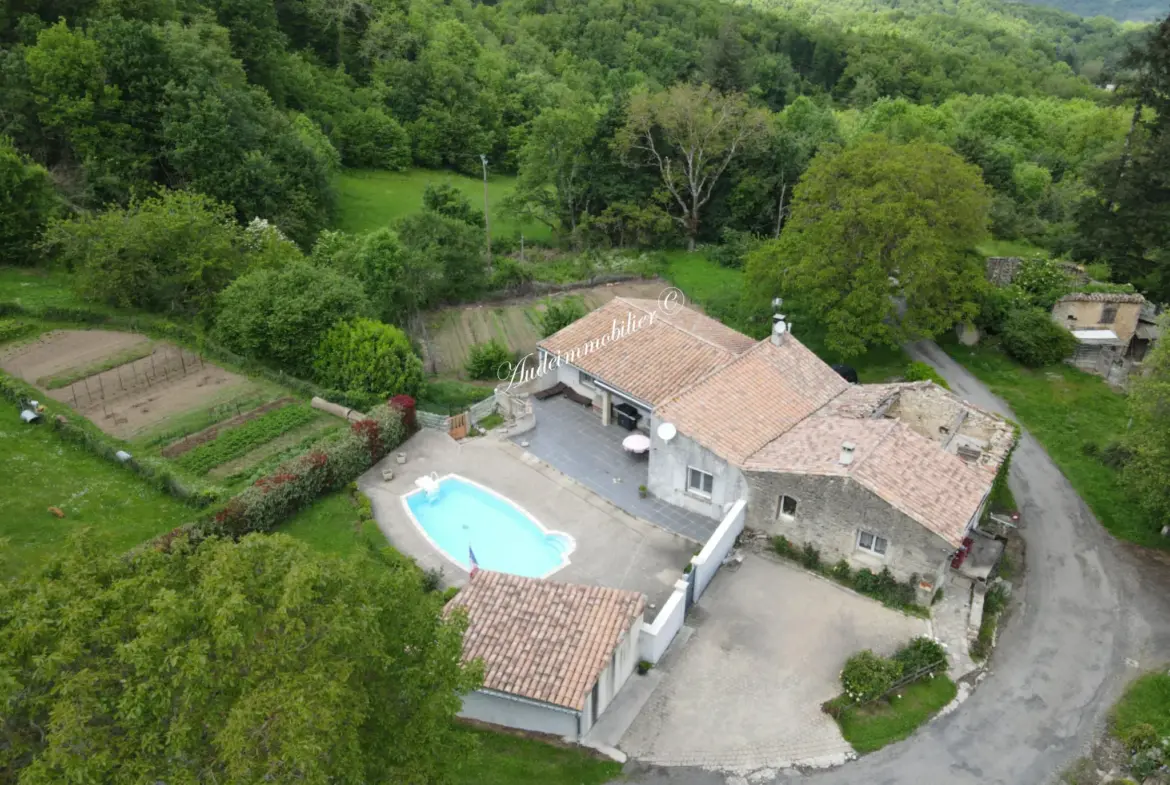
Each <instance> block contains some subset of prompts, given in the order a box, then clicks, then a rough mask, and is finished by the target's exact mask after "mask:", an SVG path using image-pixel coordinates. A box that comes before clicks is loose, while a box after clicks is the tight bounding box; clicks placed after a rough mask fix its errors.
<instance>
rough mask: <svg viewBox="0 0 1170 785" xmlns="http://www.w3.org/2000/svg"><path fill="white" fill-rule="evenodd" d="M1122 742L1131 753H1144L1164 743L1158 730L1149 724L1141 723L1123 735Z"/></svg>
mask: <svg viewBox="0 0 1170 785" xmlns="http://www.w3.org/2000/svg"><path fill="white" fill-rule="evenodd" d="M1121 742H1122V743H1123V744H1124V745H1125V747H1126V749H1128V750H1129V751H1130V752H1142V751H1143V750H1148V749H1150V748H1151V747H1154V746H1157V745H1158V744H1160V743H1161V742H1162V739H1161V737H1159V736H1158V730H1157V728H1155V727H1154V726H1153V725H1151V724H1149V723H1148V722H1139V723H1138V724H1137V725H1134V726H1133V727H1132V728H1129V729H1127V730H1126V731H1125V733H1123V734H1122V735H1121Z"/></svg>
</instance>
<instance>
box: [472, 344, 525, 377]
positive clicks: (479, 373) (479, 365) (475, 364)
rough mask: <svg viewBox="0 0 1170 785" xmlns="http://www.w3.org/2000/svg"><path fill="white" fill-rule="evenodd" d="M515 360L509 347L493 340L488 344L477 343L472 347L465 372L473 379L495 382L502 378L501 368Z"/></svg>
mask: <svg viewBox="0 0 1170 785" xmlns="http://www.w3.org/2000/svg"><path fill="white" fill-rule="evenodd" d="M513 358H514V355H513V354H512V352H510V351H508V347H507V346H504V344H502V343H500V342H499V341H497V340H496V339H495V338H493V339H492V340H490V341H488V342H487V343H477V344H475V345H474V346H472V347H471V350H470V351H469V352H468V353H467V363H466V364H465V365H464V370H465V371H467V375H468V376H470V377H471V378H472V379H481V380H490V381H495V380H496V379H500V378H501V376H500V366H503V365H505V364H506V363H510V362H512V360H513ZM509 370H510V369H509Z"/></svg>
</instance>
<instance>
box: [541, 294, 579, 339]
mask: <svg viewBox="0 0 1170 785" xmlns="http://www.w3.org/2000/svg"><path fill="white" fill-rule="evenodd" d="M584 315H585V304H584V303H583V302H581V300H580V298H578V297H561V298H559V299H556V300H553V299H548V300H545V311H544V313H543V314H541V317H540V334H541V335H542V336H544V337H545V338H547V337H549V336H550V335H552V334H553V333H555V332H558V331H559V330H562V329H564V328H565V327H568V326H569V325H570V324H572V323H573V322H575V321H577V320H578V319H580V318H581V317H583V316H584Z"/></svg>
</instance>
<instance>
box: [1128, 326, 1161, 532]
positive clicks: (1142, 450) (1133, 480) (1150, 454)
mask: <svg viewBox="0 0 1170 785" xmlns="http://www.w3.org/2000/svg"><path fill="white" fill-rule="evenodd" d="M1168 322H1170V319H1167V318H1166V317H1163V323H1162V331H1163V334H1167V333H1170V330H1168V329H1167V328H1170V323H1168ZM1142 369H1143V373H1142V374H1140V375H1139V376H1137V377H1136V378H1135V379H1133V382H1132V384H1131V386H1130V391H1129V412H1130V415H1131V416H1132V417H1133V427H1132V428H1130V430H1129V438H1128V446H1129V448H1130V449H1131V450H1132V451H1133V455H1132V457H1131V458H1130V460H1129V462H1128V463H1127V464H1126V466H1125V478H1126V480H1127V482H1128V483H1129V485H1130V487H1131V488H1133V490H1134V493H1135V494H1136V495H1137V497H1138V499H1139V501H1140V502H1141V504H1142V507H1144V508H1145V509H1146V511H1147V512H1149V514H1150V517H1151V518H1152V520H1154V521H1155V522H1157V523H1158V524H1159V525H1165V524H1166V523H1167V522H1170V484H1168V483H1167V482H1166V467H1167V466H1168V465H1170V341H1165V340H1163V341H1159V342H1158V343H1157V344H1155V345H1154V348H1153V349H1152V350H1151V351H1150V354H1149V356H1148V357H1147V358H1146V359H1145V361H1144V362H1143V363H1142Z"/></svg>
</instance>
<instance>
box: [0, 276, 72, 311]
mask: <svg viewBox="0 0 1170 785" xmlns="http://www.w3.org/2000/svg"><path fill="white" fill-rule="evenodd" d="M0 302H17V303H20V304H21V305H23V306H25V307H26V308H43V307H46V306H53V307H60V308H64V307H69V308H73V307H86V308H93V305H92V304H90V303H86V302H85V301H83V300H82V299H80V298H79V297H78V296H77V295H76V294H75V293H74V292H73V286H72V280H71V279H70V277H69V275H68V274H66V273H64V272H60V271H54V272H46V271H44V270H35V269H28V268H25V267H0Z"/></svg>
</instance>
